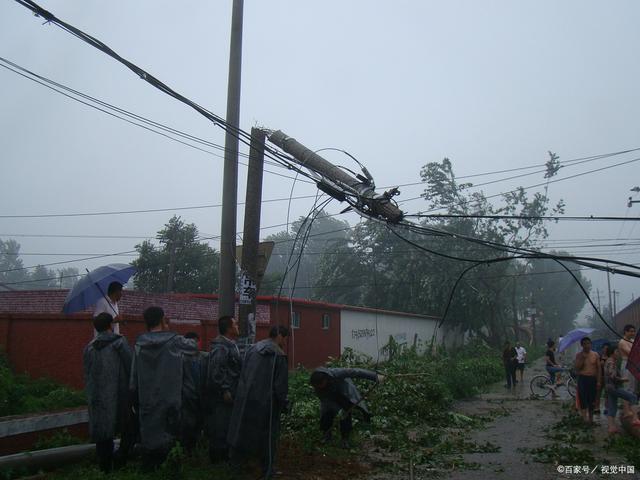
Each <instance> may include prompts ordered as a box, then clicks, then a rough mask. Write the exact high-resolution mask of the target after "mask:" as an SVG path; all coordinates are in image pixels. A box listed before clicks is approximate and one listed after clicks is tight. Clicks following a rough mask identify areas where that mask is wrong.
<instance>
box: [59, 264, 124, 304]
mask: <svg viewBox="0 0 640 480" xmlns="http://www.w3.org/2000/svg"><path fill="white" fill-rule="evenodd" d="M134 273H136V268H135V267H132V266H131V265H129V264H128V263H112V264H110V265H104V266H102V267H98V268H96V269H95V270H92V271H91V272H87V274H86V275H85V276H84V277H82V278H81V279H80V280H79V281H78V283H76V284H75V285H74V287H73V288H72V289H71V290H70V291H69V293H68V294H67V298H66V299H65V300H64V305H63V307H62V311H63V312H64V313H73V312H81V311H82V310H86V309H88V308H89V307H90V306H91V305H95V304H96V302H97V301H98V299H100V298H102V297H105V296H106V295H107V289H108V288H109V284H110V283H111V282H118V283H121V284H123V285H124V284H125V283H127V282H128V281H129V279H130V278H131V276H132V275H133V274H134Z"/></svg>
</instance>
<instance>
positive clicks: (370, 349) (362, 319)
mask: <svg viewBox="0 0 640 480" xmlns="http://www.w3.org/2000/svg"><path fill="white" fill-rule="evenodd" d="M436 326H437V321H436V320H431V319H426V318H419V317H411V316H404V315H402V314H391V313H375V312H360V311H353V310H342V311H341V312H340V352H341V353H342V352H344V349H345V348H347V347H349V348H352V349H353V350H354V351H356V352H360V353H364V354H366V355H369V356H370V357H372V358H373V359H374V361H383V360H386V359H387V355H386V352H385V351H384V347H385V345H387V344H388V343H389V337H390V336H391V337H393V338H394V340H395V341H396V342H397V343H398V344H400V345H406V346H408V347H411V346H412V345H413V341H414V336H415V335H416V334H417V336H418V337H417V340H418V343H417V344H418V347H419V350H420V351H424V350H425V349H426V348H427V347H428V346H429V344H430V343H431V338H432V336H433V332H434V330H435V328H436Z"/></svg>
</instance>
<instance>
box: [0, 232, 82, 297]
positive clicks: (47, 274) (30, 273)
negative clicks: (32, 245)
mask: <svg viewBox="0 0 640 480" xmlns="http://www.w3.org/2000/svg"><path fill="white" fill-rule="evenodd" d="M79 276H80V275H79V273H78V269H77V268H74V267H67V268H63V269H61V270H51V269H49V268H47V267H45V266H43V265H37V266H35V267H34V268H33V269H28V268H25V267H24V263H23V262H22V259H21V258H20V244H19V243H18V242H16V241H15V240H5V241H3V240H0V287H1V286H2V285H3V284H4V288H5V289H14V290H42V289H50V288H71V287H73V285H75V283H76V282H77V281H78V277H79Z"/></svg>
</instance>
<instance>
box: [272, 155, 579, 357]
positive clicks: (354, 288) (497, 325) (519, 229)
mask: <svg viewBox="0 0 640 480" xmlns="http://www.w3.org/2000/svg"><path fill="white" fill-rule="evenodd" d="M559 168H560V165H559V160H558V157H557V156H556V155H555V154H553V153H551V152H550V153H549V161H548V162H547V169H546V173H545V178H551V177H552V176H553V175H555V173H556V172H557V171H558V169H559ZM421 178H422V182H423V183H424V185H425V190H424V193H423V195H422V196H423V198H424V199H425V201H426V203H427V205H426V212H424V213H425V214H427V216H425V217H423V218H422V219H421V220H420V221H419V222H418V228H417V229H413V230H409V229H406V228H402V227H399V226H387V225H385V224H381V223H379V222H375V221H363V222H361V223H359V224H357V225H355V226H354V227H353V228H345V227H344V226H343V225H344V223H342V224H341V222H340V221H339V220H336V219H333V218H330V217H327V216H323V217H320V216H319V217H318V220H316V222H318V226H317V227H315V225H314V226H313V227H312V232H314V233H315V231H314V230H313V228H317V229H318V236H311V237H310V240H309V243H308V244H307V245H306V246H305V248H304V252H302V256H301V257H300V258H301V267H300V270H301V272H304V274H303V275H298V279H297V282H296V285H301V286H303V287H304V286H307V285H313V287H314V288H313V292H312V293H311V292H309V293H307V292H304V293H303V290H302V289H300V290H298V287H297V288H296V290H295V291H296V292H298V291H299V292H300V296H307V297H308V296H312V297H313V298H315V299H321V300H325V301H329V302H336V303H345V304H351V305H363V306H368V307H375V308H384V309H390V310H397V311H404V312H414V313H420V314H428V315H434V316H442V315H443V314H444V312H445V307H446V306H447V304H448V303H449V300H450V298H451V306H450V308H449V311H448V313H447V320H446V323H447V325H449V326H452V327H458V331H463V332H468V333H471V334H473V335H475V336H478V337H480V338H482V339H484V340H485V341H486V342H488V343H490V344H493V345H498V344H500V343H501V341H502V340H503V339H504V338H507V337H509V338H513V337H514V336H516V337H520V338H528V336H530V335H531V334H532V333H534V332H533V331H532V330H533V329H532V328H531V325H532V320H531V312H532V307H534V308H535V312H536V319H537V320H538V322H537V325H536V327H537V328H535V330H536V331H535V334H536V337H538V340H539V341H540V340H541V339H542V340H544V339H546V336H551V335H558V334H561V333H563V332H565V331H566V330H568V329H570V328H571V327H572V324H573V321H574V320H575V318H576V315H577V314H578V313H579V312H580V310H581V309H582V307H583V306H584V302H585V298H584V295H583V294H582V292H581V291H580V289H579V287H578V285H577V284H576V283H575V281H574V279H573V278H572V277H571V276H570V274H568V273H567V272H566V271H564V270H563V269H562V267H561V266H560V265H558V264H556V263H555V262H554V261H553V260H541V259H515V258H511V257H512V255H510V254H509V253H507V252H505V251H504V249H500V248H497V245H509V246H513V247H518V248H528V249H534V248H536V247H539V246H540V245H541V244H542V243H541V242H543V241H544V239H545V238H546V237H547V235H548V232H547V228H546V223H545V221H543V220H542V219H541V218H540V217H543V216H549V215H557V214H561V213H563V212H564V202H563V201H562V200H559V201H557V202H555V203H554V204H552V202H551V200H550V198H549V196H548V192H547V189H544V191H543V192H536V193H534V194H532V195H530V194H528V193H527V191H526V190H525V189H524V188H522V187H520V188H516V189H514V190H513V191H510V192H507V193H505V194H503V195H501V197H500V199H499V200H498V201H494V202H492V201H491V200H490V198H489V197H487V196H485V195H484V193H483V192H482V191H479V190H472V189H471V187H472V186H473V185H472V184H471V183H459V182H458V181H457V180H456V177H455V174H454V171H453V165H452V163H451V161H450V160H449V159H446V158H445V159H444V160H442V161H441V162H431V163H428V164H426V165H425V166H424V167H423V168H422V170H421ZM430 213H434V214H447V215H452V216H454V217H446V218H445V217H430V216H428V215H429V214H430ZM487 215H491V216H496V215H500V216H507V217H517V218H504V219H502V218H501V219H496V218H479V216H487ZM302 226H303V219H302V218H301V219H300V220H298V222H297V223H296V224H295V225H294V228H293V231H292V233H288V232H280V233H278V234H275V235H272V236H271V237H270V239H272V240H274V241H276V242H279V243H280V244H281V245H289V247H288V248H289V250H291V249H292V247H291V244H292V243H293V242H292V240H293V238H295V236H296V235H297V234H298V233H299V232H300V228H301V227H302ZM340 227H342V228H340ZM347 227H348V225H347ZM332 232H333V233H332ZM439 232H440V233H439ZM443 232H445V233H446V235H444V234H443ZM450 234H455V235H456V236H455V237H452V236H451V235H450ZM312 235H313V234H312ZM311 239H313V243H312V242H311ZM487 242H493V245H488V244H487ZM293 250H294V251H295V254H294V255H293V258H294V259H295V258H297V256H299V255H300V244H299V243H297V244H296V247H295V248H293ZM488 259H498V261H495V262H494V263H487V264H481V265H479V266H477V267H476V268H473V269H471V270H470V271H469V272H468V273H467V274H466V275H465V276H464V277H463V278H462V280H461V281H460V282H459V283H458V285H457V288H456V290H455V292H453V287H454V285H455V284H456V281H457V280H458V279H459V277H460V275H461V273H462V272H463V271H464V270H465V269H467V268H468V267H469V266H471V265H474V264H476V263H478V262H481V261H483V260H488ZM502 260H504V261H502ZM507 260H508V261H507ZM285 268H286V265H285V264H284V263H283V260H279V261H278V260H276V261H275V262H274V261H273V259H272V263H271V265H270V273H271V274H272V275H276V274H278V273H279V274H280V275H282V274H284V272H285ZM573 273H574V274H575V275H576V277H577V278H578V279H579V280H580V281H581V283H582V284H583V285H584V286H585V287H586V288H587V289H588V288H589V287H590V285H589V282H588V281H587V280H586V279H585V278H584V277H583V276H582V275H581V274H580V272H579V271H574V272H573ZM292 275H293V274H292ZM292 282H293V281H292ZM286 284H287V282H285V285H286ZM452 292H453V295H452ZM534 321H535V319H534Z"/></svg>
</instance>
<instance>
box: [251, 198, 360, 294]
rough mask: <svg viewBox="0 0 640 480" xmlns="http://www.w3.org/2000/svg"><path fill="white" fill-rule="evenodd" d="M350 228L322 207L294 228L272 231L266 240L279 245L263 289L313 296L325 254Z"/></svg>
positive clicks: (263, 290) (263, 291)
mask: <svg viewBox="0 0 640 480" xmlns="http://www.w3.org/2000/svg"><path fill="white" fill-rule="evenodd" d="M349 228H350V227H349V223H348V222H345V221H343V220H337V219H335V218H333V217H331V216H330V215H328V214H327V213H326V212H325V211H323V210H321V211H320V212H318V213H317V215H313V216H309V217H300V218H299V219H298V220H296V221H294V222H293V223H292V224H291V232H287V231H282V232H278V233H276V234H273V235H269V236H268V237H267V238H266V239H265V240H266V241H272V242H275V246H274V249H273V253H272V254H271V259H270V260H269V266H268V268H267V272H266V275H265V278H264V279H263V281H262V286H261V289H260V293H262V294H265V293H267V292H268V293H272V294H278V293H282V295H286V296H289V295H290V294H291V296H298V297H303V298H310V297H311V296H312V294H313V290H312V287H313V285H314V284H315V283H316V278H317V271H318V265H319V262H320V259H321V257H322V256H323V254H325V253H326V252H328V251H330V250H331V249H332V248H333V244H334V242H335V241H340V240H343V241H344V240H345V239H347V238H348V235H349V233H348V231H349ZM283 278H284V283H283V282H282V279H283ZM289 282H291V283H289ZM280 285H282V287H283V288H282V292H280ZM290 285H291V286H292V287H293V289H292V290H291V289H290V288H289V286H290Z"/></svg>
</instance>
